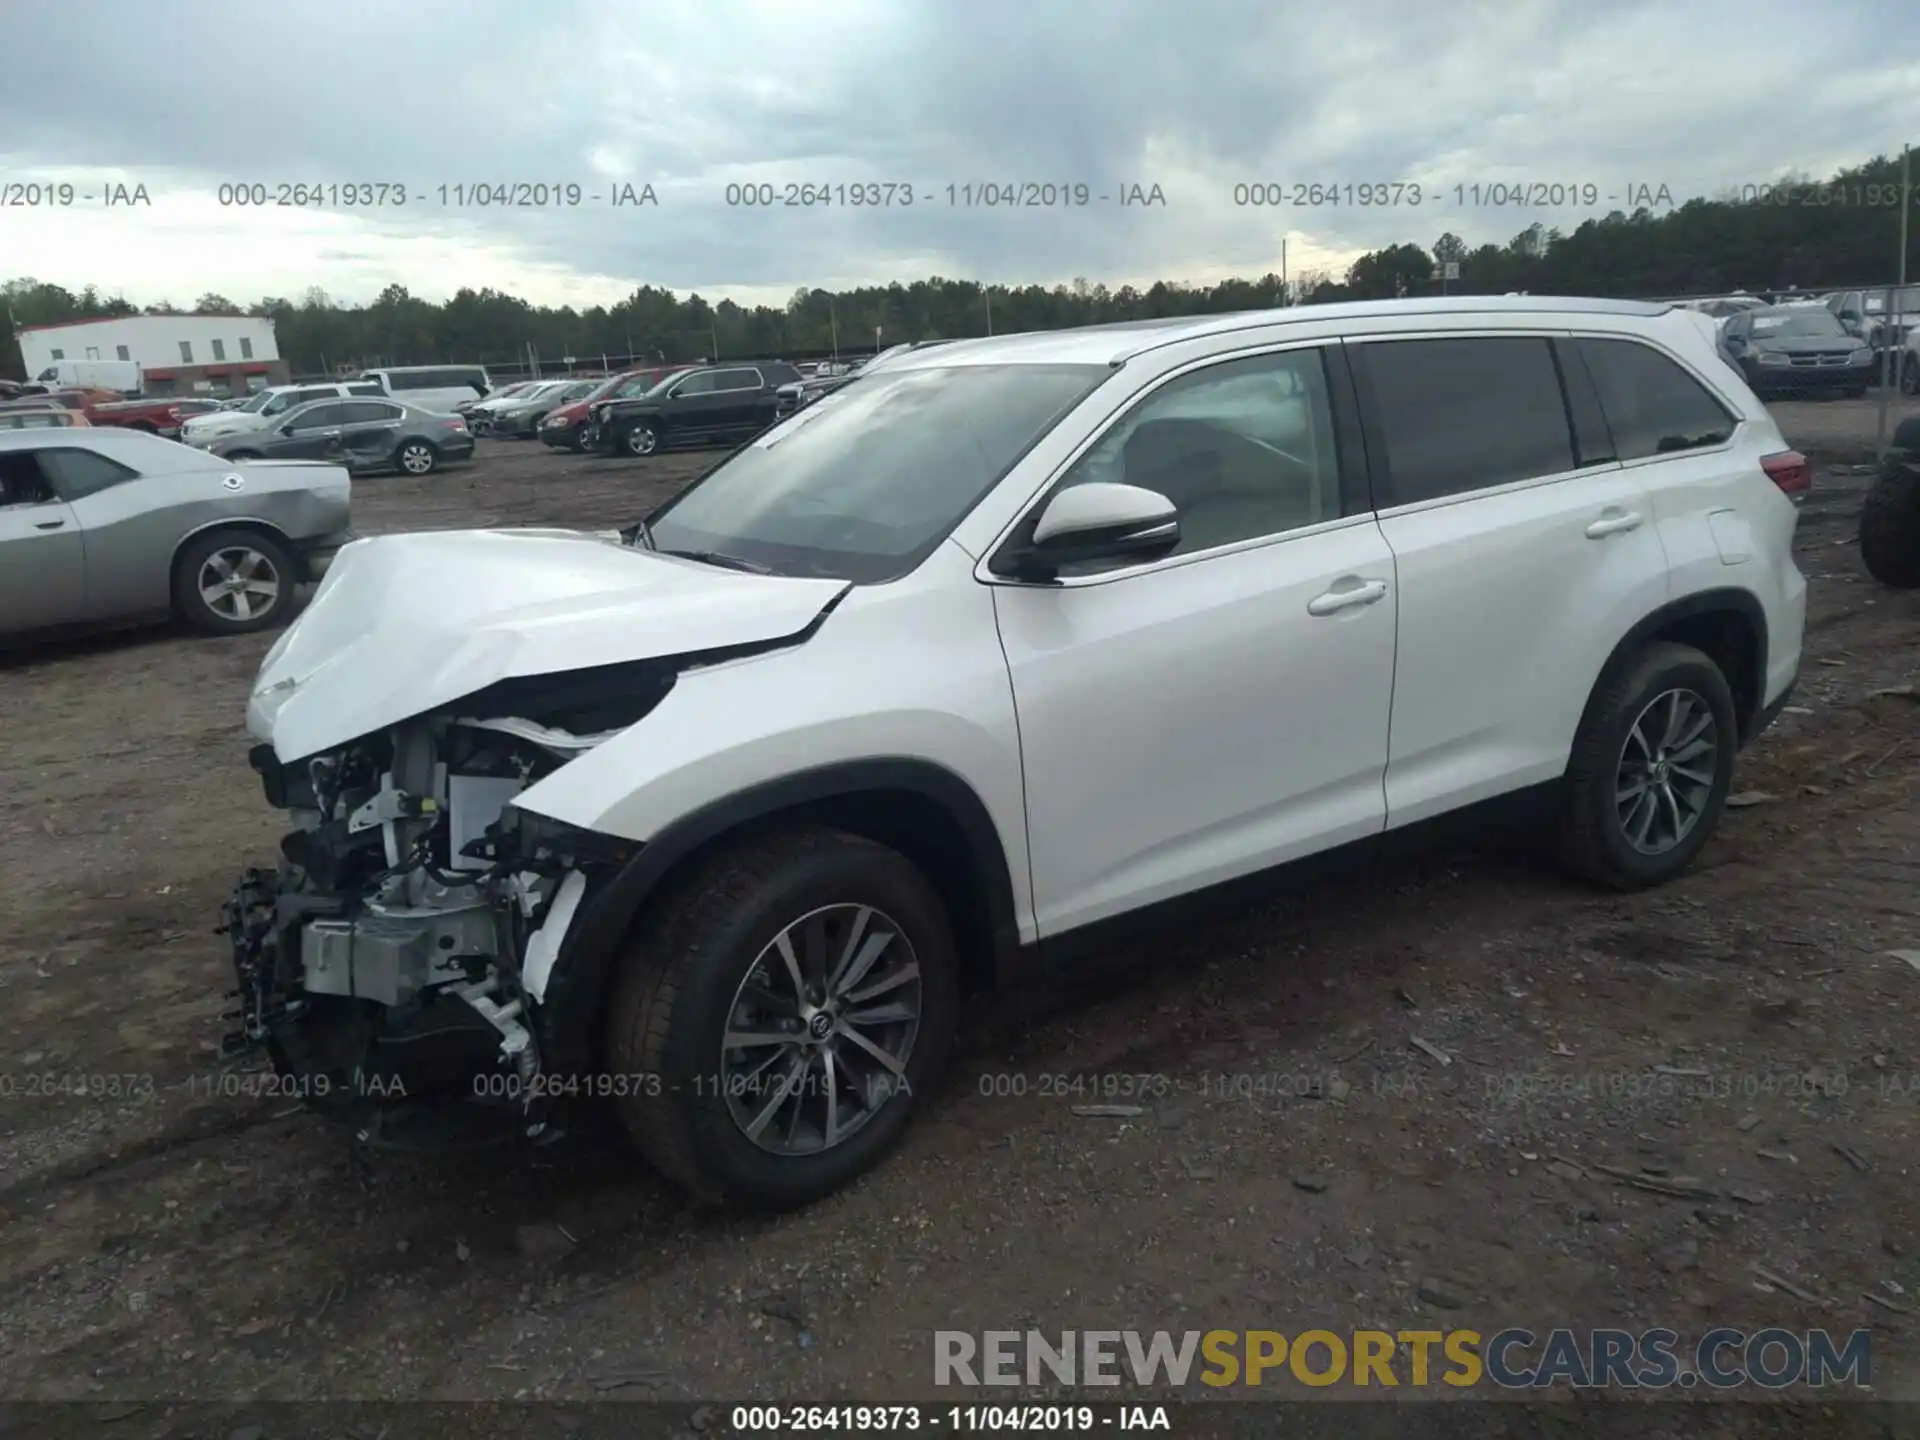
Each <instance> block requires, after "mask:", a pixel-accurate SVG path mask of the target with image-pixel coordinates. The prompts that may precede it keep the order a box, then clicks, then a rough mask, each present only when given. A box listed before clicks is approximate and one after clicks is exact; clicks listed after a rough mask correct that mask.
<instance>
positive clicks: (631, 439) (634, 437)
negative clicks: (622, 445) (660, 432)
mask: <svg viewBox="0 0 1920 1440" xmlns="http://www.w3.org/2000/svg"><path fill="white" fill-rule="evenodd" d="M659 443H660V439H659V437H658V436H657V435H655V434H654V433H653V429H652V427H651V426H647V425H636V426H634V428H633V429H631V430H629V431H628V432H627V453H628V454H629V455H651V454H652V453H653V452H654V448H655V447H656V446H657V445H658V444H659Z"/></svg>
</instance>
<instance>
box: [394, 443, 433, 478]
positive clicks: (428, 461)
mask: <svg viewBox="0 0 1920 1440" xmlns="http://www.w3.org/2000/svg"><path fill="white" fill-rule="evenodd" d="M393 463H394V464H395V465H396V466H398V467H399V468H400V469H401V470H403V471H405V472H406V473H407V474H409V475H431V474H432V473H433V468H434V466H436V465H438V464H439V463H440V452H439V451H438V450H435V449H434V448H433V446H431V445H429V444H428V443H427V442H426V441H424V440H409V441H407V443H406V444H404V445H402V446H401V447H400V449H399V451H398V452H397V453H396V454H395V455H394V457H393Z"/></svg>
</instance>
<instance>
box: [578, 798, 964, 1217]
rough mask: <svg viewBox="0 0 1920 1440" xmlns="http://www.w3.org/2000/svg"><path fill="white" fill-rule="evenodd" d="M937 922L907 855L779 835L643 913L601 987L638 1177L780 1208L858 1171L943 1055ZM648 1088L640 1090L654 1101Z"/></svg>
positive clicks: (948, 996)
mask: <svg viewBox="0 0 1920 1440" xmlns="http://www.w3.org/2000/svg"><path fill="white" fill-rule="evenodd" d="M957 975H958V964H957V959H956V955H955V949H954V940H953V933H952V927H951V924H950V922H949V920H948V916H947V913H946V908H945V906H944V905H943V904H942V903H941V900H940V897H939V895H938V894H937V893H936V892H935V891H934V889H933V887H932V885H931V884H929V882H928V881H927V879H926V877H925V876H924V875H922V874H921V873H920V871H919V870H918V869H917V868H916V867H915V866H914V865H913V864H912V863H911V862H910V861H908V860H907V859H906V858H905V857H904V856H902V855H900V854H898V853H897V852H895V851H893V850H889V849H887V848H885V847H884V846H881V845H877V844H874V843H873V842H872V841H869V840H865V839H861V838H860V837H858V836H853V835H848V834H845V833H843V832H840V831H835V830H824V829H811V828H809V829H796V830H785V831H780V832H776V833H772V834H767V835H763V836H759V837H756V838H753V839H749V840H746V841H744V842H741V843H739V844H737V845H734V846H730V847H728V848H726V849H724V850H723V851H721V852H719V853H717V854H716V855H714V856H713V857H712V858H711V859H709V860H708V861H707V862H706V863H705V864H703V865H701V866H700V867H699V868H698V869H697V870H695V871H693V872H691V873H689V874H688V875H687V876H686V877H685V878H684V879H683V880H682V881H680V882H679V883H677V884H675V885H674V886H673V888H672V890H671V891H670V892H669V893H668V894H666V895H664V896H662V897H661V899H660V900H659V902H658V903H657V904H655V905H653V906H652V907H650V910H649V912H648V913H647V914H646V915H645V916H644V917H643V918H642V920H641V922H640V924H639V926H638V928H637V929H636V931H635V934H634V936H633V938H632V941H631V943H630V947H629V949H628V952H627V955H626V957H625V968H624V970H623V972H622V974H621V976H620V978H619V980H618V982H617V983H616V985H615V990H614V997H613V1004H612V1006H611V1009H610V1012H609V1015H608V1021H607V1030H606V1035H605V1042H606V1044H605V1051H606V1056H607V1064H606V1068H607V1070H608V1071H609V1072H610V1074H611V1075H613V1076H616V1077H618V1076H632V1077H637V1082H644V1083H635V1084H631V1085H626V1084H621V1085H616V1086H615V1087H614V1093H615V1095H616V1096H617V1097H618V1098H617V1100H616V1105H617V1107H618V1109H619V1111H620V1114H621V1118H622V1119H623V1120H624V1121H625V1123H626V1126H627V1129H628V1132H629V1133H630V1134H631V1135H632V1137H633V1139H634V1141H635V1143H636V1144H637V1145H638V1146H639V1148H640V1150H641V1152H642V1153H643V1154H644V1155H645V1156H646V1157H647V1159H648V1160H649V1161H650V1162H651V1163H652V1164H653V1165H654V1166H655V1167H656V1168H657V1169H659V1170H660V1171H661V1172H662V1173H663V1174H665V1175H666V1176H667V1177H668V1178H669V1179H671V1180H673V1181H674V1182H676V1183H677V1184H679V1185H680V1186H681V1187H682V1188H684V1189H685V1190H687V1191H688V1192H690V1193H691V1194H693V1195H695V1196H696V1197H699V1198H702V1199H707V1200H720V1201H732V1202H736V1203H740V1204H745V1205H750V1206H755V1207H761V1208H773V1209H784V1208H788V1207H791V1206H795V1205H802V1204H805V1203H806V1202H808V1201H810V1200H813V1199H816V1198H818V1197H819V1196H822V1195H825V1194H827V1193H828V1192H829V1191H832V1190H834V1189H837V1188H838V1187H840V1186H841V1185H844V1184H846V1183H847V1182H848V1181H850V1180H851V1179H853V1178H854V1177H855V1176H856V1175H859V1174H860V1173H861V1172H863V1171H865V1170H867V1169H868V1168H870V1167H871V1166H873V1165H874V1164H875V1163H877V1162H878V1161H879V1159H880V1157H881V1156H882V1155H883V1154H884V1153H885V1152H886V1150H887V1149H888V1148H889V1147H890V1146H891V1145H892V1144H893V1142H894V1141H895V1140H897V1139H898V1138H899V1135H900V1133H901V1131H902V1130H904V1129H905V1127H906V1125H907V1122H908V1120H909V1119H910V1118H911V1116H912V1113H913V1111H914V1109H915V1108H916V1106H917V1105H918V1104H919V1103H920V1102H921V1097H922V1096H923V1095H924V1094H925V1093H926V1092H927V1091H928V1090H929V1089H930V1087H931V1086H932V1085H933V1083H934V1082H935V1081H936V1080H937V1079H938V1078H939V1075H940V1072H941V1070H942V1069H943V1068H944V1067H945V1065H946V1060H947V1053H948V1050H949V1048H950V1046H951V1044H952V1037H953V1028H954V1020H955V1015H956V1011H957V1005H958V998H957V997H958V987H957ZM656 1080H657V1083H655V1082H656Z"/></svg>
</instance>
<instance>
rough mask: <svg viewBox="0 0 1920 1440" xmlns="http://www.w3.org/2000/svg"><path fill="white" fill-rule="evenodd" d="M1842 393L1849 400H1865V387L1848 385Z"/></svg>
mask: <svg viewBox="0 0 1920 1440" xmlns="http://www.w3.org/2000/svg"><path fill="white" fill-rule="evenodd" d="M1842 393H1843V394H1845V395H1846V397H1847V399H1849V400H1861V399H1865V398H1866V393H1867V387H1866V386H1864V385H1849V386H1848V387H1847V388H1846V390H1845V391H1843V392H1842Z"/></svg>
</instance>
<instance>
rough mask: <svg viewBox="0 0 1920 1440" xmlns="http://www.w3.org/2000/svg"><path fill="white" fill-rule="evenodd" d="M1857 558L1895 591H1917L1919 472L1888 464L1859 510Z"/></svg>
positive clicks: (1919, 573)
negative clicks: (1858, 549) (1858, 550)
mask: <svg viewBox="0 0 1920 1440" xmlns="http://www.w3.org/2000/svg"><path fill="white" fill-rule="evenodd" d="M1860 558H1861V560H1862V561H1864V562H1865V563H1866V567H1867V573H1868V574H1869V575H1871V576H1873V578H1874V579H1876V580H1878V581H1879V582H1880V583H1881V584H1882V585H1888V586H1891V587H1892V588H1893V589H1895V590H1912V589H1915V588H1917V587H1920V470H1916V469H1914V468H1912V467H1910V466H1907V465H1902V464H1898V463H1894V464H1889V465H1888V466H1887V467H1886V469H1884V470H1883V471H1882V472H1881V474H1880V478H1879V479H1878V480H1876V481H1874V482H1873V488H1872V489H1870V490H1868V491H1867V498H1866V500H1865V501H1864V502H1862V504H1861V506H1860Z"/></svg>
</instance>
